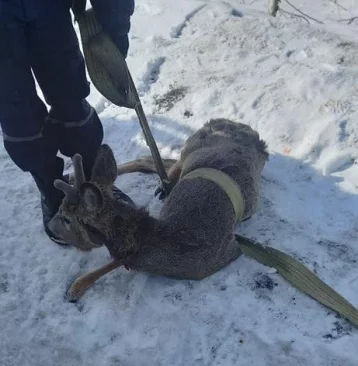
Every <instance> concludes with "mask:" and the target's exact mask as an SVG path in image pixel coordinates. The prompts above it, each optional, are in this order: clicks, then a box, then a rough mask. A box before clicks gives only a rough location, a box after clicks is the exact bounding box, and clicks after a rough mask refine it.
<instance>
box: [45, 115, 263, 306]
mask: <svg viewBox="0 0 358 366" xmlns="http://www.w3.org/2000/svg"><path fill="white" fill-rule="evenodd" d="M267 159H268V153H267V151H266V144H265V142H264V141H262V140H260V138H259V134H258V133H257V132H256V131H254V130H253V129H252V128H250V127H249V126H247V125H244V124H242V123H235V122H232V121H230V120H227V119H214V120H210V121H209V122H207V123H206V124H205V125H204V126H203V127H202V128H201V129H199V130H198V131H197V132H196V133H194V134H193V135H192V136H191V137H190V138H188V140H187V141H186V143H185V146H184V148H183V150H182V152H181V157H180V159H179V160H178V161H176V162H174V161H173V160H165V166H166V168H167V169H168V176H169V179H170V180H171V181H176V182H177V183H176V185H175V186H174V188H173V190H172V192H171V193H170V194H169V196H168V197H167V199H166V200H165V202H164V204H163V207H162V210H161V212H160V215H159V217H158V218H154V217H151V216H150V215H149V213H148V212H147V211H146V210H145V209H144V208H138V207H135V206H134V205H132V204H131V203H126V202H123V201H120V200H116V199H115V198H114V197H113V194H112V189H111V187H112V186H113V184H114V182H115V180H116V178H117V175H119V174H123V173H126V172H134V171H147V172H154V171H155V167H154V164H153V161H152V160H151V159H150V158H148V159H139V160H135V161H133V162H129V163H126V164H123V165H119V166H118V167H117V165H116V161H115V159H114V156H113V153H112V150H111V149H110V148H109V147H108V146H107V145H102V146H101V148H100V150H99V153H98V156H97V160H96V162H95V165H94V168H93V172H92V177H91V180H90V181H88V182H86V181H85V178H84V174H83V168H82V163H81V156H80V155H75V156H74V157H73V165H74V173H75V179H74V186H71V185H69V184H67V183H65V182H63V181H59V180H57V181H55V186H56V187H57V188H58V189H60V190H62V191H63V192H64V193H65V194H66V195H65V198H64V200H63V203H62V205H61V207H60V209H59V212H58V213H57V215H56V216H55V217H54V218H53V219H52V221H51V224H50V227H51V230H52V231H53V232H54V234H55V235H58V236H59V237H63V238H64V240H65V241H66V242H68V243H71V245H73V246H76V247H79V248H81V249H91V248H96V247H100V246H102V245H105V246H106V247H107V249H108V250H109V252H110V254H111V256H112V257H113V259H114V260H113V261H112V262H111V263H109V264H107V265H105V266H104V267H102V268H100V269H98V270H96V271H94V272H91V273H89V274H87V275H84V276H81V277H79V278H78V279H77V280H76V281H75V282H74V283H73V285H72V286H71V288H70V289H69V291H68V297H69V299H70V300H71V301H74V300H76V299H78V298H79V297H80V296H82V294H83V293H84V291H85V290H86V289H87V288H88V287H89V286H91V285H92V284H93V283H94V282H95V281H96V280H97V279H98V278H100V277H101V276H103V275H104V274H106V273H108V272H109V271H111V270H113V269H114V268H117V267H119V266H121V265H125V266H126V267H129V268H131V269H134V270H137V271H145V272H149V273H153V274H158V275H164V276H170V277H174V278H178V279H196V280H199V279H202V278H204V277H206V276H209V275H211V274H213V273H215V272H216V271H218V270H220V269H221V268H223V267H224V266H226V265H227V264H229V263H230V262H232V261H233V260H235V259H236V258H237V257H239V256H240V254H241V250H240V248H239V246H238V243H237V241H236V240H235V237H234V227H235V224H236V222H237V217H236V212H235V209H234V205H233V203H232V200H231V199H230V198H229V194H228V193H227V191H226V190H224V189H223V188H222V186H220V185H218V184H217V183H215V182H214V181H213V180H212V179H207V178H206V177H205V176H192V177H189V176H190V174H189V173H190V172H194V171H197V169H200V168H211V169H212V170H214V169H215V170H216V171H221V172H224V173H226V175H228V176H229V177H231V179H232V180H233V181H234V182H236V183H237V185H238V186H239V188H240V190H241V194H242V200H243V205H242V207H241V209H242V212H241V214H242V215H241V216H240V219H241V220H244V219H247V218H249V217H250V216H251V215H252V214H253V213H254V212H255V210H256V207H257V201H258V196H259V188H260V180H261V173H262V170H263V167H264V165H265V162H266V160H267ZM188 174H189V176H188V178H190V179H186V176H187V175H188ZM229 179H230V178H229Z"/></svg>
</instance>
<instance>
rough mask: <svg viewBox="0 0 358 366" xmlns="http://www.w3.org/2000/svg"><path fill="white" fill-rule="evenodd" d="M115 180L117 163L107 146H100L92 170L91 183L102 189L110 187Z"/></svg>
mask: <svg viewBox="0 0 358 366" xmlns="http://www.w3.org/2000/svg"><path fill="white" fill-rule="evenodd" d="M116 179H117V163H116V159H115V158H114V155H113V152H112V150H111V148H110V147H109V146H108V145H102V146H101V147H100V148H99V150H98V154H97V158H96V161H95V163H94V166H93V169H92V177H91V181H93V182H95V183H97V184H99V185H101V186H102V187H105V188H108V187H112V185H113V184H114V182H115V180H116Z"/></svg>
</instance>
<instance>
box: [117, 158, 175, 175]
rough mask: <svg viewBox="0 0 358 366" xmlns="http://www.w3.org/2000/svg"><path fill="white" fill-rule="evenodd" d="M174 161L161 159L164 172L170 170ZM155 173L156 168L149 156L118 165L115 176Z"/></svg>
mask: <svg viewBox="0 0 358 366" xmlns="http://www.w3.org/2000/svg"><path fill="white" fill-rule="evenodd" d="M175 163H176V160H174V159H163V164H164V168H165V170H166V172H167V173H168V171H169V170H170V169H171V167H172V166H173V165H175ZM135 172H140V173H157V168H156V167H155V164H154V161H153V158H152V157H151V156H148V157H144V158H140V159H136V160H133V161H129V162H127V163H124V164H121V165H118V167H117V174H118V175H121V174H125V173H135Z"/></svg>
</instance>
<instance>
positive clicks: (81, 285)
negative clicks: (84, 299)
mask: <svg viewBox="0 0 358 366" xmlns="http://www.w3.org/2000/svg"><path fill="white" fill-rule="evenodd" d="M123 264H124V262H123V261H121V260H117V259H115V260H113V261H112V262H110V263H108V264H106V265H105V266H103V267H101V268H99V269H96V270H95V271H93V272H90V273H87V274H85V275H83V276H81V277H78V278H77V279H76V280H75V282H73V284H72V285H71V287H70V288H69V290H68V291H67V299H68V300H69V301H70V302H76V301H77V300H78V299H79V298H80V297H81V296H82V295H83V294H84V293H85V291H86V290H87V289H88V288H89V287H91V286H92V285H93V284H94V283H95V282H96V281H97V280H98V279H99V278H101V277H102V276H104V275H105V274H107V273H109V272H111V271H113V270H114V269H116V268H118V267H120V266H122V265H123Z"/></svg>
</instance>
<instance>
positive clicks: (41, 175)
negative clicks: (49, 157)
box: [31, 157, 68, 245]
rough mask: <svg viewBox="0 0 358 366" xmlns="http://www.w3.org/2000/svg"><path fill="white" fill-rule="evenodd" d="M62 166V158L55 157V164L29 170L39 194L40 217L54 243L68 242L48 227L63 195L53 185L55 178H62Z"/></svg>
mask: <svg viewBox="0 0 358 366" xmlns="http://www.w3.org/2000/svg"><path fill="white" fill-rule="evenodd" d="M63 167H64V163H63V160H62V159H60V158H58V157H57V158H56V164H55V166H53V167H49V168H47V169H46V170H45V171H43V172H31V175H32V177H33V178H34V180H35V182H36V185H37V187H38V189H39V191H40V194H41V209H42V219H43V225H44V228H45V232H46V234H47V235H48V237H49V238H50V239H51V240H52V241H54V242H55V243H57V244H61V245H67V244H68V243H66V242H64V241H63V240H61V239H60V238H57V237H56V236H55V235H53V233H52V232H51V231H50V229H49V228H48V224H49V222H50V220H51V219H52V218H53V217H54V216H55V215H56V213H57V211H58V209H59V207H60V205H61V202H62V199H63V197H64V194H63V192H61V191H60V190H58V189H57V188H55V187H54V185H53V183H54V181H55V179H62V180H64V177H63Z"/></svg>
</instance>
